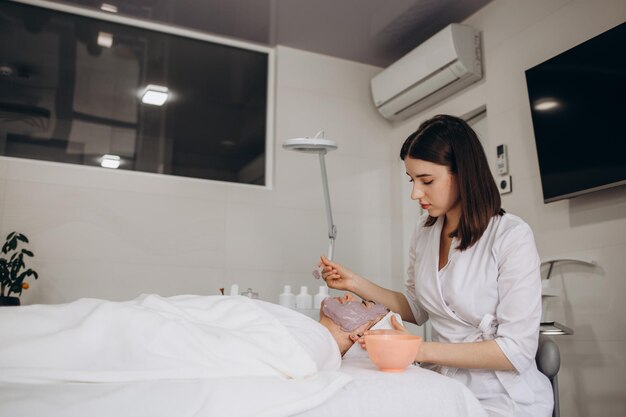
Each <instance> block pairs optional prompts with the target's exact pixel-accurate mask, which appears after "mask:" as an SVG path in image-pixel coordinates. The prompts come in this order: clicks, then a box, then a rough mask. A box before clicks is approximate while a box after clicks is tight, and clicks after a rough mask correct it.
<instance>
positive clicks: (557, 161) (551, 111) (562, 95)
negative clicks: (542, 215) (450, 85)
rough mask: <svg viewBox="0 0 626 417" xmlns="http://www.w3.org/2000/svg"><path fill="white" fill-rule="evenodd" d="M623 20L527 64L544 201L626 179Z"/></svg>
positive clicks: (625, 35)
mask: <svg viewBox="0 0 626 417" xmlns="http://www.w3.org/2000/svg"><path fill="white" fill-rule="evenodd" d="M624 48H626V23H622V24H621V25H619V26H616V27H614V28H613V29H610V30H608V31H607V32H604V33H602V34H600V35H598V36H596V37H594V38H592V39H590V40H588V41H586V42H584V43H582V44H580V45H578V46H576V47H574V48H572V49H569V50H567V51H565V52H563V53H562V54H560V55H557V56H555V57H554V58H551V59H549V60H547V61H545V62H543V63H541V64H539V65H537V66H535V67H533V68H530V69H528V70H526V84H527V87H528V95H529V99H530V107H531V114H532V122H533V129H534V133H535V144H536V147H537V156H538V159H539V170H540V174H541V186H542V189H543V198H544V202H546V203H549V202H551V201H556V200H561V199H565V198H571V197H575V196H578V195H581V194H585V193H588V192H592V191H597V190H601V189H604V188H609V187H614V186H618V185H623V184H626V54H625V53H624V50H625V49H624Z"/></svg>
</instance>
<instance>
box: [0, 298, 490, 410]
mask: <svg viewBox="0 0 626 417" xmlns="http://www.w3.org/2000/svg"><path fill="white" fill-rule="evenodd" d="M0 328H1V329H2V332H1V333H2V338H0V415H2V416H25V417H29V416H33V417H34V416H36V417H56V416H59V417H60V416H63V417H73V416H76V417H85V416H89V417H100V416H102V417H105V416H106V417H111V416H115V417H125V416H129V417H130V416H133V417H138V416H146V417H172V416H176V417H192V416H194V417H195V416H198V417H199V416H228V417H238V416H242V417H243V416H267V417H283V416H298V417H322V416H324V417H333V416H338V417H339V416H341V417H345V416H350V415H358V416H359V417H364V416H377V417H380V416H381V415H393V416H395V417H403V416H423V417H426V416H437V417H466V416H467V417H469V416H485V412H484V411H483V410H482V408H481V407H480V405H479V403H478V401H477V400H476V398H475V397H474V396H473V395H472V394H471V393H470V391H469V390H468V389H467V388H466V387H465V386H463V385H461V384H460V383H458V382H456V381H454V380H452V379H449V378H446V377H444V376H441V375H439V374H437V373H434V372H432V371H429V370H425V369H422V368H419V367H417V366H410V367H409V368H408V369H407V370H406V371H405V372H403V373H384V372H379V371H378V370H376V369H375V367H374V366H373V364H372V363H371V362H370V361H369V360H368V359H367V358H366V357H363V356H360V357H359V356H355V357H351V358H347V359H345V360H343V361H342V360H341V359H340V358H339V356H338V350H337V348H336V344H335V342H334V339H332V337H331V336H330V335H329V333H328V332H327V331H326V329H325V328H324V327H323V326H321V325H320V324H319V323H317V322H316V321H314V320H312V319H310V318H308V317H306V316H304V315H302V314H300V313H297V312H295V311H291V310H288V309H284V308H282V307H278V306H275V305H273V304H270V303H263V302H260V301H253V300H250V299H247V298H246V297H224V296H210V297H200V296H178V297H169V298H164V297H159V296H155V295H144V296H141V297H139V298H138V299H136V300H132V301H129V302H122V303H116V302H109V301H104V300H94V299H81V300H78V301H76V302H74V303H69V304H62V305H50V306H44V305H37V306H27V307H4V308H2V309H0Z"/></svg>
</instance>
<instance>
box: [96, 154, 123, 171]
mask: <svg viewBox="0 0 626 417" xmlns="http://www.w3.org/2000/svg"><path fill="white" fill-rule="evenodd" d="M120 162H121V158H120V157H119V156H117V155H109V154H106V155H103V156H102V159H101V160H100V166H101V167H102V168H113V169H116V168H118V167H119V166H120Z"/></svg>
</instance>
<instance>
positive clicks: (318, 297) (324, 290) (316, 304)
mask: <svg viewBox="0 0 626 417" xmlns="http://www.w3.org/2000/svg"><path fill="white" fill-rule="evenodd" d="M326 297H328V287H327V286H326V285H320V291H319V292H318V293H317V294H315V297H313V308H315V309H319V308H320V307H321V306H322V301H323V300H324V298H326Z"/></svg>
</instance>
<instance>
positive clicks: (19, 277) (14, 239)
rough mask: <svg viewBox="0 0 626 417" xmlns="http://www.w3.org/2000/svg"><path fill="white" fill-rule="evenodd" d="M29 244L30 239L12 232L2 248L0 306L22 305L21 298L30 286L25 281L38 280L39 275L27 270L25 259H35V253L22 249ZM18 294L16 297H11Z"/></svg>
mask: <svg viewBox="0 0 626 417" xmlns="http://www.w3.org/2000/svg"><path fill="white" fill-rule="evenodd" d="M26 243H28V238H27V237H26V236H24V235H23V234H21V233H17V232H11V233H9V235H8V236H7V238H6V241H5V242H4V245H3V246H2V254H1V255H0V306H17V305H20V299H19V296H20V295H22V290H27V289H28V287H29V285H28V283H27V282H24V280H25V279H26V278H28V277H30V276H32V277H33V278H35V279H37V278H39V275H38V274H37V272H35V271H33V270H32V269H30V268H26V263H25V262H24V257H31V258H32V257H33V256H34V255H33V253H32V252H31V251H29V250H28V249H25V248H23V247H22V248H20V246H23V245H24V244H26ZM11 294H16V296H11Z"/></svg>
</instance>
